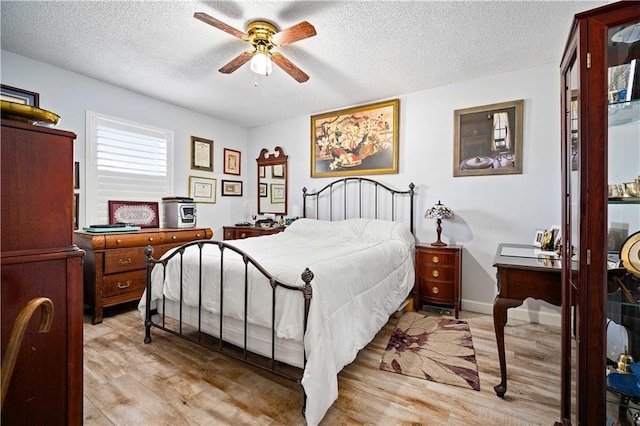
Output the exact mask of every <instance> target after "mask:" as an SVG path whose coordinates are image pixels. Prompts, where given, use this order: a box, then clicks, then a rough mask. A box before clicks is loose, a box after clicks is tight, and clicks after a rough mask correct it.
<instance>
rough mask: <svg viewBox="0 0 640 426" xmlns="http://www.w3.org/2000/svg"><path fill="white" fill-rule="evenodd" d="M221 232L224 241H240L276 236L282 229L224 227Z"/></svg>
mask: <svg viewBox="0 0 640 426" xmlns="http://www.w3.org/2000/svg"><path fill="white" fill-rule="evenodd" d="M222 230H223V234H224V239H225V240H241V239H243V238H250V237H261V236H263V235H270V234H277V233H278V232H281V231H283V230H284V228H271V229H263V228H257V227H254V226H224V227H222Z"/></svg>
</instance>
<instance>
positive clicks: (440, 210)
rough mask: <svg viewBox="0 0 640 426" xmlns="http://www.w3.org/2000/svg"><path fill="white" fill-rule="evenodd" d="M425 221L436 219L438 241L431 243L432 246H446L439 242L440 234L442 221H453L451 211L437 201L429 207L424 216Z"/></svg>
mask: <svg viewBox="0 0 640 426" xmlns="http://www.w3.org/2000/svg"><path fill="white" fill-rule="evenodd" d="M424 217H425V218H426V219H436V220H437V223H438V226H437V228H436V232H437V233H438V240H437V241H435V242H433V243H431V245H432V246H437V247H443V246H446V245H447V244H446V243H443V242H442V241H441V240H440V234H441V233H442V226H441V224H442V219H453V211H451V209H450V208H449V207H447V206H445V205H444V204H442V203H441V202H440V200H438V204H436V205H435V206H433V207H431V208H430V209H428V210H427V212H426V213H425V214H424Z"/></svg>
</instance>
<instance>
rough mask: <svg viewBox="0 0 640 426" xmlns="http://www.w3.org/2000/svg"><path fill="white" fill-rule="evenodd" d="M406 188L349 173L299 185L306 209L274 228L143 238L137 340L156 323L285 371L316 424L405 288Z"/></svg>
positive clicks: (409, 261) (410, 240) (408, 248)
mask: <svg viewBox="0 0 640 426" xmlns="http://www.w3.org/2000/svg"><path fill="white" fill-rule="evenodd" d="M413 198H414V186H413V184H411V185H410V186H409V189H408V190H405V191H398V190H394V189H392V188H390V187H388V186H386V185H384V184H382V183H380V182H377V181H374V180H372V179H368V178H360V177H358V178H354V177H349V178H344V179H339V180H337V181H334V182H332V183H330V184H328V185H327V186H325V187H324V188H323V189H321V190H319V191H315V192H309V191H307V190H306V188H305V189H303V212H304V216H305V217H303V218H301V219H298V220H296V221H295V222H293V223H292V224H291V225H290V226H289V227H287V229H286V230H284V231H283V232H280V233H278V234H273V235H268V236H263V237H258V238H248V239H245V240H233V241H231V242H230V243H227V242H223V241H213V240H201V241H196V242H191V243H188V244H185V245H183V246H181V247H178V248H176V249H174V250H173V251H170V252H168V253H166V254H165V255H164V256H163V257H162V259H160V260H158V259H154V258H153V257H152V253H153V250H152V248H151V247H148V248H147V250H146V251H147V256H148V258H147V288H146V290H145V294H144V295H143V298H142V299H141V302H140V305H139V310H140V312H141V314H142V316H143V318H144V321H145V343H150V342H151V329H152V328H157V329H160V330H164V331H166V332H169V333H172V334H175V335H177V336H180V337H183V338H185V339H189V340H191V341H193V342H196V343H198V344H200V345H203V346H207V347H209V348H211V349H213V350H216V351H219V352H223V353H225V354H227V355H230V356H233V357H235V358H237V359H240V360H242V361H244V362H247V363H250V364H252V365H255V366H258V367H261V368H264V369H267V370H269V371H271V372H273V373H274V374H278V375H281V376H283V377H287V378H289V379H292V380H295V381H297V382H298V383H300V384H301V385H302V388H303V392H304V404H303V407H302V410H303V415H304V416H305V419H306V421H307V423H308V424H309V425H315V424H318V423H319V422H320V421H321V420H322V418H323V416H324V415H325V413H326V411H327V410H328V409H329V408H330V406H331V405H332V404H333V402H334V401H335V400H336V399H337V397H338V379H337V375H338V373H339V372H340V370H342V368H343V367H344V366H345V365H347V364H349V363H351V362H352V361H353V360H354V359H355V357H356V355H357V353H358V351H359V350H360V349H362V348H363V347H364V346H366V345H367V344H368V343H369V342H370V341H371V340H372V339H373V337H374V336H375V335H376V333H377V332H378V331H379V330H380V329H381V328H382V327H383V326H384V325H385V324H386V323H387V321H388V319H389V316H390V315H391V314H392V313H394V312H395V311H396V310H397V309H398V307H399V306H400V305H401V304H402V302H404V300H405V299H406V298H407V297H408V296H409V295H410V293H411V291H412V289H413V285H414V281H415V272H414V252H415V238H414V235H413V231H414V230H413V213H414V212H413V210H414V209H413V201H414V200H413ZM399 200H400V201H399ZM401 202H404V203H402V204H401ZM400 214H401V215H402V216H403V217H404V218H405V220H398V217H399V215H400Z"/></svg>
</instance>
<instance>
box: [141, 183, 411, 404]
mask: <svg viewBox="0 0 640 426" xmlns="http://www.w3.org/2000/svg"><path fill="white" fill-rule="evenodd" d="M356 184H357V187H356V188H357V191H358V198H357V202H356V203H355V206H357V207H356V210H357V211H358V217H360V218H362V214H363V201H362V195H363V188H364V187H365V186H366V185H373V188H374V191H375V197H374V198H375V199H374V203H375V213H374V215H375V219H378V218H381V217H380V214H381V212H380V211H379V209H378V207H379V206H378V203H380V199H379V197H378V193H379V192H380V191H381V190H385V191H387V192H388V193H389V194H391V220H395V216H396V196H408V197H409V199H410V201H409V204H410V208H409V215H410V230H411V233H412V234H414V235H415V232H414V200H413V196H414V187H415V186H414V184H413V183H411V184H410V185H409V189H408V190H406V191H398V190H395V189H392V188H390V187H388V186H386V185H384V184H382V183H380V182H377V181H375V180H373V179H368V178H362V177H348V178H344V179H339V180H336V181H334V182H332V183H330V184H328V185H327V186H325V187H324V188H322V189H321V190H319V191H317V192H314V193H307V189H306V188H303V190H302V192H303V212H304V213H305V217H306V210H307V202H308V200H307V199H309V202H311V201H315V204H316V211H315V219H318V214H319V211H318V207H319V204H321V202H322V201H325V197H326V200H327V201H328V203H329V208H330V210H331V213H330V215H329V219H328V220H331V221H333V220H342V219H346V218H348V215H347V213H348V208H350V207H351V205H350V204H348V202H347V201H348V200H347V192H348V191H347V188H348V185H349V186H353V185H356ZM336 194H338V195H336ZM340 195H341V196H342V204H343V206H344V208H343V214H342V215H341V216H340V217H338V218H334V215H333V206H334V205H339V203H338V202H337V201H334V199H335V198H336V197H337V196H340ZM192 246H196V247H197V248H198V255H199V259H200V262H199V267H198V269H199V271H198V283H199V297H198V325H197V327H194V326H191V325H188V324H186V325H185V324H183V309H182V307H183V292H182V287H183V282H182V280H183V256H184V253H185V250H186V249H187V248H189V247H192ZM208 246H216V247H217V248H218V249H219V251H220V260H219V262H220V268H219V269H220V313H219V330H218V333H219V336H220V337H219V338H216V337H214V336H212V335H210V334H208V333H206V332H204V331H203V330H202V310H203V308H202V286H203V270H202V269H203V268H202V251H203V249H204V248H205V247H208ZM228 250H230V251H232V252H235V253H237V254H238V255H240V256H241V258H242V260H243V262H244V321H243V322H244V336H243V338H244V343H243V345H242V347H238V346H236V345H234V344H231V343H229V342H226V341H225V340H224V335H223V318H224V310H223V308H224V306H223V301H224V298H223V294H224V273H223V272H224V258H225V252H227V251H228ZM145 254H146V256H147V260H146V263H147V287H146V308H145V337H144V343H151V340H152V339H151V329H152V328H157V329H160V330H163V331H165V332H168V333H170V334H173V335H175V336H178V337H181V338H183V339H186V340H189V341H191V342H193V343H196V344H198V345H200V346H203V347H206V348H209V349H211V350H214V351H216V352H219V353H223V354H225V355H228V356H230V357H233V358H235V359H238V360H240V361H243V362H245V363H248V364H251V365H253V366H255V367H258V368H261V369H264V370H267V371H270V372H272V373H274V374H277V375H279V376H281V377H284V378H286V379H290V380H293V381H295V382H297V383H298V384H299V385H301V381H302V374H303V372H304V367H306V363H307V356H306V352H305V353H304V360H303V368H302V369H300V368H296V367H292V366H290V365H288V364H286V363H284V362H281V361H277V360H276V356H275V345H276V343H275V342H276V338H275V334H276V333H275V312H276V289H277V288H278V287H280V288H282V289H285V290H287V291H298V292H300V294H301V297H303V299H304V323H303V330H304V333H305V334H306V330H307V320H308V314H309V308H310V305H311V298H312V295H313V291H312V287H311V281H312V280H313V272H311V271H310V270H309V268H306V269H305V270H304V271H303V272H302V273H301V278H302V280H303V282H304V285H302V286H294V285H291V284H288V283H284V282H282V281H279V280H278V279H276V278H275V277H274V276H273V275H271V274H270V273H269V272H268V271H267V270H266V269H265V268H264V267H263V266H262V265H260V264H259V263H258V262H257V261H256V260H255V259H254V258H252V257H251V255H250V254H248V253H246V252H244V251H242V250H240V249H238V248H237V247H235V246H233V245H232V244H229V243H226V242H223V241H214V240H199V241H193V242H190V243H186V244H184V245H182V246H180V247H179V248H177V249H175V251H174V252H173V253H171V254H170V255H169V256H167V257H166V258H164V259H161V260H158V259H154V258H153V247H151V246H147V247H146V249H145ZM173 258H178V261H179V262H180V280H181V282H180V300H179V302H180V307H179V315H178V318H177V319H175V318H171V317H167V316H166V314H165V312H166V310H165V309H164V308H165V303H166V299H165V296H164V295H163V296H162V299H161V300H159V301H158V303H162V307H163V309H162V313H159V312H158V310H157V308H156V309H152V307H151V271H152V269H153V268H154V267H162V268H163V277H165V276H166V267H167V264H168V262H169V261H170V260H171V259H173ZM250 266H251V267H254V268H256V269H257V270H258V271H259V272H260V273H261V274H262V275H263V276H264V277H265V278H266V279H267V280H268V281H269V284H270V286H271V288H272V291H271V356H270V357H265V356H262V355H258V354H255V353H253V352H251V351H250V350H249V349H248V347H247V329H248V322H247V317H248V305H249V304H248V291H247V289H248V285H249V279H248V271H249V267H250ZM176 321H177V324H176ZM167 322H169V323H170V324H167ZM302 341H303V342H304V336H303V340H302ZM301 387H302V386H301ZM302 390H303V401H304V402H303V406H302V414H303V415H304V410H305V407H306V400H307V396H306V393H305V392H304V388H302Z"/></svg>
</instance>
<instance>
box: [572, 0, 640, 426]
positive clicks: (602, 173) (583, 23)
mask: <svg viewBox="0 0 640 426" xmlns="http://www.w3.org/2000/svg"><path fill="white" fill-rule="evenodd" d="M639 21H640V6H639V5H638V2H632V1H621V2H616V3H612V4H608V5H606V6H602V7H599V8H596V9H592V10H589V11H586V12H583V13H579V14H577V15H576V16H575V19H574V21H573V24H572V27H571V29H570V32H569V37H568V40H567V44H566V48H565V51H564V54H563V58H562V62H561V66H560V72H561V75H560V83H561V86H560V92H561V99H560V100H561V120H560V121H561V138H562V143H561V157H562V161H561V164H562V173H561V176H562V186H561V188H562V189H561V194H562V215H561V218H562V220H563V223H562V224H561V226H562V230H561V231H562V247H563V250H562V255H563V256H562V259H563V260H562V290H563V292H562V306H563V307H562V315H563V316H562V365H561V380H562V393H561V406H562V413H561V416H562V417H561V422H562V424H571V423H578V424H597V425H602V424H606V423H607V420H608V419H607V417H608V416H611V417H612V418H613V419H615V418H617V417H618V412H619V405H620V403H621V399H620V398H617V397H616V398H609V397H608V396H611V395H610V394H609V395H608V393H607V376H606V374H605V373H606V358H607V357H606V347H607V333H606V318H607V317H608V316H609V313H608V311H607V307H608V306H612V305H617V306H618V308H619V307H620V303H619V302H618V303H617V304H616V303H615V302H611V303H610V304H609V305H608V304H607V272H608V271H607V256H608V230H609V229H610V228H614V227H615V226H614V223H613V222H617V223H622V224H625V225H626V226H628V231H629V233H630V234H632V233H634V232H636V231H637V230H638V229H639V228H640V225H639V224H638V217H639V213H640V203H638V202H637V201H635V202H634V201H630V202H627V201H626V200H624V199H623V200H615V201H614V200H609V199H608V191H607V187H608V185H609V184H620V183H622V182H626V181H629V180H633V179H634V178H636V177H637V176H638V174H640V167H639V164H640V156H639V154H638V152H639V150H640V138H639V137H638V134H639V133H638V126H639V123H640V92H638V86H639V84H640V80H639V78H638V76H639V73H638V67H637V65H636V69H635V75H636V76H635V84H634V87H635V89H634V90H633V91H632V93H629V94H630V95H631V99H630V100H629V101H626V102H617V101H615V99H614V98H616V97H618V95H620V92H619V91H618V89H622V88H623V87H622V85H624V83H622V84H618V83H616V82H614V81H609V74H610V71H611V70H613V68H612V67H618V66H621V65H626V66H627V67H628V66H630V65H631V61H632V60H633V59H636V60H637V59H640V53H639V49H640V41H637V40H636V41H633V40H630V41H628V42H622V41H620V40H616V37H614V36H615V35H616V33H618V32H619V31H620V30H622V29H624V28H632V27H633V25H637V24H638V22H639ZM627 83H628V81H627ZM627 87H628V85H627ZM614 92H615V93H614ZM618 250H619V248H618ZM574 252H575V256H572V254H573V253H574ZM572 260H573V262H572ZM574 291H575V296H574V295H573V293H574ZM572 303H575V305H576V307H577V314H576V324H577V330H576V333H577V339H576V341H577V346H576V350H575V352H572V350H571V343H572V336H571V334H572V332H571V329H572V324H571V323H572V321H571V305H572ZM630 331H631V333H632V334H635V333H637V332H638V330H637V329H636V330H633V329H632V330H630ZM631 355H632V356H633V357H634V359H636V360H638V359H640V353H631ZM572 364H573V365H574V366H575V368H576V371H575V374H572ZM574 398H575V399H574ZM572 405H573V406H574V408H575V409H572ZM608 410H610V411H609V412H608ZM572 413H575V414H572ZM619 420H620V421H621V422H622V421H624V419H619Z"/></svg>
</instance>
